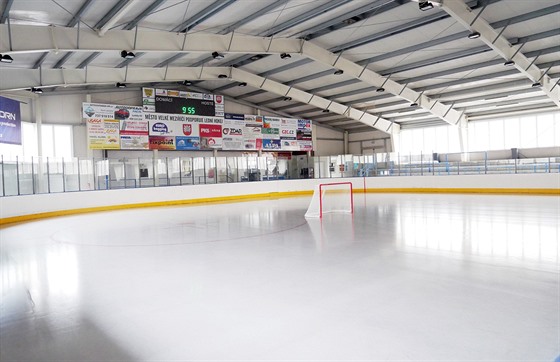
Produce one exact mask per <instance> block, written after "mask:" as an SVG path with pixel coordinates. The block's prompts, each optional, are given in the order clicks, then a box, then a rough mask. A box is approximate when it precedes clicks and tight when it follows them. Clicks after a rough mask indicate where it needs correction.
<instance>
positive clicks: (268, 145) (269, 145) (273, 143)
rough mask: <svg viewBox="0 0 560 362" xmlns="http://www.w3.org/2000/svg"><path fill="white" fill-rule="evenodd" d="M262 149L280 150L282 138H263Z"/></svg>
mask: <svg viewBox="0 0 560 362" xmlns="http://www.w3.org/2000/svg"><path fill="white" fill-rule="evenodd" d="M262 149H263V150H280V140H270V139H263V140H262Z"/></svg>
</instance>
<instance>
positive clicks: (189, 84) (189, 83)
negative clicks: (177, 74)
mask: <svg viewBox="0 0 560 362" xmlns="http://www.w3.org/2000/svg"><path fill="white" fill-rule="evenodd" d="M183 85H186V86H187V87H189V86H191V85H192V82H191V81H190V80H184V81H183Z"/></svg>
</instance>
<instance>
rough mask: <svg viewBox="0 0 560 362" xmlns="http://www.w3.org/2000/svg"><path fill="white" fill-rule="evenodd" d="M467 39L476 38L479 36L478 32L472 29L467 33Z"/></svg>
mask: <svg viewBox="0 0 560 362" xmlns="http://www.w3.org/2000/svg"><path fill="white" fill-rule="evenodd" d="M468 38H469V39H477V38H480V33H479V32H478V31H473V32H472V33H470V34H469V35H468Z"/></svg>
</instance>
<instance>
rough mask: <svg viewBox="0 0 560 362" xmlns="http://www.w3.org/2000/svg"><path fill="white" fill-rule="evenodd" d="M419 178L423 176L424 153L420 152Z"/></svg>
mask: <svg viewBox="0 0 560 362" xmlns="http://www.w3.org/2000/svg"><path fill="white" fill-rule="evenodd" d="M420 176H424V153H423V152H422V151H420Z"/></svg>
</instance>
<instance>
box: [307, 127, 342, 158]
mask: <svg viewBox="0 0 560 362" xmlns="http://www.w3.org/2000/svg"><path fill="white" fill-rule="evenodd" d="M313 150H314V151H315V156H331V155H342V154H344V134H343V133H342V132H339V131H335V130H332V129H329V128H324V127H318V126H316V125H315V124H314V125H313Z"/></svg>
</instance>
